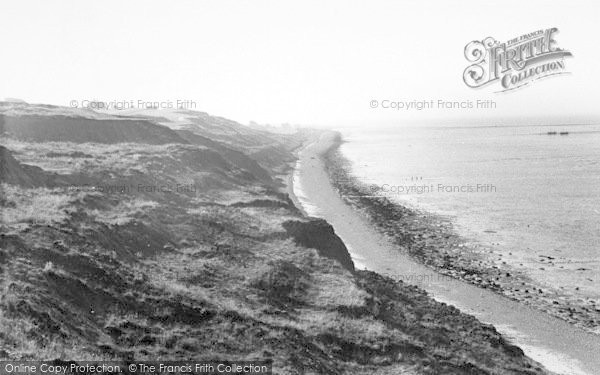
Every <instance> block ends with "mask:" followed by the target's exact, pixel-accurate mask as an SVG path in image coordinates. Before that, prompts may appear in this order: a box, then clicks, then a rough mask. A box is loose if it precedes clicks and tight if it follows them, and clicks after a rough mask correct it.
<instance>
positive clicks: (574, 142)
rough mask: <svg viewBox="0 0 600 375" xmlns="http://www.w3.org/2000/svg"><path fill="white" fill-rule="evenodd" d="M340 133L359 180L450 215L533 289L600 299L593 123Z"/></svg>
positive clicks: (597, 141) (598, 167)
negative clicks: (530, 281)
mask: <svg viewBox="0 0 600 375" xmlns="http://www.w3.org/2000/svg"><path fill="white" fill-rule="evenodd" d="M340 130H341V131H342V133H343V135H344V138H345V139H346V140H347V141H348V142H347V143H345V144H343V145H342V147H341V151H342V153H343V154H344V155H345V156H346V157H347V158H348V159H350V161H352V163H353V172H354V174H355V175H356V176H358V177H359V178H360V179H362V180H363V181H365V182H368V183H370V184H372V185H373V186H374V187H377V189H384V190H385V194H386V195H387V196H388V197H390V198H392V199H394V200H396V201H398V202H400V203H403V204H405V205H409V206H413V207H417V208H420V209H424V210H427V211H429V212H433V213H436V214H440V215H444V216H447V217H449V218H450V219H451V220H452V221H453V222H454V224H455V227H456V229H457V230H458V232H459V233H460V234H462V235H463V236H464V237H466V238H467V239H469V240H471V241H473V242H476V243H478V244H480V245H481V246H486V247H490V248H492V249H494V250H495V251H496V252H499V253H502V254H503V257H502V258H503V259H502V260H503V261H506V262H507V263H508V265H510V266H511V267H514V268H518V269H520V270H522V271H525V272H527V274H529V275H531V277H532V278H533V279H534V280H536V281H538V282H539V283H540V285H543V286H545V287H551V288H553V289H555V290H557V291H560V292H561V293H562V294H565V295H568V296H571V297H576V298H586V299H588V298H593V299H598V302H600V126H568V127H567V126H558V127H557V126H552V127H549V126H531V127H502V128H500V127H480V128H447V127H446V128H444V127H437V128H435V127H427V128H426V127H410V128H395V129H385V130H368V129H340ZM561 131H568V132H569V134H568V135H560V134H557V135H547V132H559V133H560V132H561ZM478 184H479V191H477V185H478ZM469 187H470V188H471V191H469ZM509 253H511V255H509ZM542 256H550V257H553V258H555V259H554V260H552V263H553V264H549V262H548V261H547V258H544V257H542ZM540 268H543V270H542V269H540ZM575 288H579V290H576V289H575Z"/></svg>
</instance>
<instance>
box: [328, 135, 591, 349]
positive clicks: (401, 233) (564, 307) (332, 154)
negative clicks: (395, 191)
mask: <svg viewBox="0 0 600 375" xmlns="http://www.w3.org/2000/svg"><path fill="white" fill-rule="evenodd" d="M341 143H342V141H341V140H340V141H338V142H336V143H334V144H332V145H331V147H330V148H329V149H328V150H327V151H326V152H325V153H324V154H323V158H324V160H325V166H326V168H327V172H328V174H329V176H330V181H331V183H332V185H333V186H334V187H335V189H336V190H337V191H338V193H339V194H340V196H342V197H343V200H344V201H345V202H346V203H347V204H349V205H350V206H352V207H353V208H354V209H356V210H357V211H359V212H361V213H362V214H363V215H366V216H367V217H369V221H370V222H371V223H372V224H373V225H374V226H376V227H377V229H378V230H379V231H381V232H382V233H383V234H384V235H385V236H388V237H390V238H392V241H393V242H394V243H395V244H396V245H398V246H400V247H402V249H403V251H405V252H407V253H408V254H409V255H410V256H411V257H412V258H414V259H416V260H417V261H419V262H420V263H421V264H423V265H425V266H427V267H429V268H431V269H433V270H434V271H436V272H438V273H441V274H443V275H445V276H448V277H451V278H454V279H458V280H461V281H464V282H467V283H470V284H472V285H475V286H477V287H479V288H483V289H489V290H492V291H493V292H494V293H497V294H499V295H502V296H504V297H507V298H509V299H511V300H514V301H517V302H519V303H523V304H526V305H529V306H532V307H533V308H535V309H537V310H539V311H541V312H544V313H547V314H549V315H552V316H554V317H557V318H559V319H561V320H564V321H566V322H568V323H569V324H573V325H574V326H577V327H579V328H582V329H584V330H586V331H588V332H590V333H591V334H596V335H598V336H599V338H600V331H599V330H598V326H600V306H596V305H594V304H589V303H586V302H585V301H581V302H580V303H579V304H575V303H576V301H573V300H572V299H571V300H569V299H565V298H564V297H563V296H562V295H560V294H558V293H556V292H554V291H552V290H548V289H547V288H544V289H542V288H543V287H542V286H540V285H537V284H536V283H535V282H534V281H533V280H532V279H531V278H530V277H529V276H527V275H526V274H524V273H523V272H519V271H517V270H514V269H512V268H509V267H507V266H503V265H502V264H498V263H497V262H494V261H493V260H491V259H490V258H491V257H490V253H487V252H485V253H484V252H482V251H481V250H480V251H476V250H475V249H473V248H471V247H470V246H469V245H467V244H466V243H467V242H468V241H467V240H466V239H465V238H462V237H461V236H460V235H458V234H456V232H455V231H454V229H453V226H452V223H450V222H449V221H447V220H443V219H442V218H441V217H439V216H437V215H434V214H431V213H428V212H425V211H422V210H418V209H414V208H409V207H406V206H403V205H401V204H399V203H396V202H393V201H391V200H390V199H389V198H388V197H386V196H385V195H378V194H373V193H372V192H370V191H369V189H368V187H367V186H365V184H363V183H362V182H360V181H359V180H358V179H357V178H355V177H354V176H353V175H352V174H351V171H350V162H349V161H348V160H347V159H345V157H344V156H343V155H341V152H340V150H339V147H340V145H341Z"/></svg>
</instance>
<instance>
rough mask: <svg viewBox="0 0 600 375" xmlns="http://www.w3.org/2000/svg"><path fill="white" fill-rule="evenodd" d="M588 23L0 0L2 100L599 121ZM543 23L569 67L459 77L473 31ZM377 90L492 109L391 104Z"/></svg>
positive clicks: (317, 119)
mask: <svg viewBox="0 0 600 375" xmlns="http://www.w3.org/2000/svg"><path fill="white" fill-rule="evenodd" d="M598 25H600V2H598V1H595V0H589V1H584V0H579V1H578V0H571V1H552V2H548V1H527V2H522V1H513V0H507V1H503V2H491V1H490V2H485V1H449V0H439V1H438V0H435V1H433V0H428V1H416V0H396V1H379V0H375V1H352V0H343V1H310V0H309V1H297V2H296V1H281V0H279V1H264V0H252V1H229V0H225V1H223V0H220V1H197V0H195V1H151V0H145V1H126V2H123V1H110V0H108V1H82V0H77V1H70V0H69V1H44V0H37V1H33V0H24V1H11V2H9V1H2V2H1V3H0V30H1V31H2V35H3V38H2V51H3V53H4V56H3V58H2V59H0V98H4V97H12V98H20V99H23V100H26V101H28V102H32V103H50V104H58V105H64V106H70V105H71V103H72V102H73V101H76V105H82V103H86V101H89V100H101V101H104V102H111V101H113V102H119V101H121V102H122V101H125V102H131V101H133V102H134V103H136V105H137V104H139V101H142V102H148V101H160V102H172V103H176V101H177V100H182V101H190V102H193V104H195V108H193V107H191V109H195V110H201V111H205V112H208V113H210V114H213V115H218V116H223V117H227V118H231V119H234V120H237V121H240V122H242V123H247V122H249V121H256V122H259V123H293V124H302V125H311V126H390V125H395V124H411V123H415V122H421V121H424V122H428V121H429V122H439V123H443V122H452V121H454V122H465V123H477V122H485V121H492V122H493V121H501V120H502V119H504V120H506V119H519V121H528V120H526V119H532V118H543V119H546V120H544V121H549V122H551V121H572V122H577V121H579V119H581V118H586V119H589V118H592V119H594V118H600V106H599V105H598V103H597V102H598V99H599V98H600V88H599V84H600V70H599V69H597V66H598V62H599V61H600V49H598V48H597V47H596V44H597V41H596V38H597V36H598V35H599V33H598ZM551 27H557V28H558V29H559V31H560V32H559V33H558V34H557V35H556V41H557V44H558V46H559V47H561V48H564V49H567V50H569V51H571V52H572V54H573V57H572V58H568V59H566V60H565V64H566V70H567V71H569V72H570V74H568V75H561V76H556V77H551V78H547V79H544V80H539V81H537V82H534V83H533V84H531V85H528V86H527V87H525V88H523V89H519V90H514V91H511V92H506V93H496V92H495V91H497V90H498V89H499V86H498V85H496V86H495V87H484V88H479V89H472V88H469V87H467V86H466V85H465V83H464V82H463V71H464V70H465V68H466V67H467V66H468V65H469V63H468V61H467V60H466V59H465V56H464V48H465V45H466V44H468V43H469V42H471V41H473V40H482V39H484V38H486V37H489V36H492V37H494V38H496V39H497V40H499V41H507V40H509V39H512V38H514V37H518V36H520V35H522V34H527V33H530V32H532V31H535V30H538V29H546V28H551ZM386 100H387V101H388V102H386V103H391V102H397V101H404V102H409V101H423V100H427V101H429V100H434V101H436V104H437V101H438V100H442V101H444V102H445V101H459V102H466V101H474V102H476V101H477V100H492V101H494V102H495V104H496V108H492V109H464V108H452V109H439V108H435V109H428V110H421V111H418V110H396V109H391V108H382V107H383V102H384V101H386ZM372 101H377V108H372V106H371V103H372ZM191 105H192V104H191Z"/></svg>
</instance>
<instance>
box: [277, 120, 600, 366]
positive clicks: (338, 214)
mask: <svg viewBox="0 0 600 375" xmlns="http://www.w3.org/2000/svg"><path fill="white" fill-rule="evenodd" d="M335 134H336V133H333V132H329V133H322V134H321V136H320V138H319V140H318V141H317V140H314V141H312V143H311V144H310V145H308V146H306V147H305V148H304V149H303V151H301V153H300V159H299V161H298V163H297V168H296V170H295V171H294V172H293V175H292V176H291V177H290V179H289V183H288V187H287V188H288V192H289V193H290V197H291V199H292V200H293V201H294V204H296V205H299V207H304V206H303V205H302V203H303V202H302V201H303V200H304V201H311V200H310V199H309V198H317V200H320V201H319V202H314V201H311V202H310V203H311V204H312V205H314V206H315V207H314V208H313V209H312V210H311V209H306V210H303V211H305V212H306V211H309V212H307V213H308V214H309V215H313V216H320V217H323V218H324V219H326V220H327V221H328V222H330V223H331V224H332V225H333V226H334V228H335V230H336V233H338V235H339V236H340V237H341V238H342V240H343V241H344V243H345V244H346V246H347V247H348V250H349V251H350V252H351V254H352V255H353V260H355V262H356V260H358V261H359V262H360V263H361V266H364V267H365V268H368V269H370V270H372V271H375V272H378V273H381V274H384V275H386V276H391V277H393V278H395V279H398V278H399V279H401V280H403V281H405V282H407V283H410V284H414V285H417V286H419V287H421V288H422V289H425V290H426V291H427V292H428V293H429V294H430V295H431V296H432V297H433V298H435V299H437V300H438V301H441V302H446V303H449V304H454V305H456V306H457V307H459V309H461V310H462V311H464V312H467V313H469V314H473V315H475V316H476V317H477V318H478V319H480V320H481V321H484V322H487V323H491V324H494V326H496V327H498V328H499V329H500V331H501V332H503V333H504V334H505V335H506V336H507V337H510V338H512V339H513V340H514V341H515V342H516V344H517V345H519V346H520V347H522V348H523V349H524V350H525V351H526V352H527V354H528V355H529V356H530V357H532V358H533V359H534V360H537V361H539V362H541V363H543V364H544V365H546V366H547V367H548V368H549V369H551V370H552V371H556V372H558V373H564V374H586V373H593V372H592V371H593V369H594V368H597V366H598V364H599V363H598V360H597V359H594V358H592V356H591V355H590V353H592V352H594V350H595V349H594V348H597V349H600V342H599V341H600V340H598V337H597V336H596V335H592V334H591V333H588V332H584V331H581V330H580V329H579V328H577V327H575V326H572V325H571V324H570V323H566V322H565V321H563V320H558V319H557V318H555V317H552V316H550V315H549V314H546V313H542V312H540V311H539V310H535V309H533V308H532V307H531V306H527V305H526V304H523V303H521V302H517V301H515V300H514V299H508V297H506V296H502V295H501V294H499V293H498V290H500V288H501V285H499V284H500V282H498V280H496V281H492V282H490V283H488V286H487V287H486V288H481V287H479V286H476V285H478V284H484V285H486V281H484V280H485V277H486V275H484V274H477V275H475V276H469V277H456V276H454V275H451V274H448V273H443V272H442V273H440V272H437V271H438V270H437V269H436V267H434V266H435V264H432V263H429V264H428V263H427V262H423V261H422V260H426V259H427V258H426V256H427V255H428V253H427V250H431V248H435V246H436V245H437V243H435V242H433V241H431V237H427V236H426V234H423V237H424V239H425V240H428V241H430V242H432V244H431V246H430V248H429V249H427V248H425V249H423V248H421V250H422V252H421V253H419V252H415V251H414V248H413V251H412V253H411V251H410V249H408V248H407V246H406V244H405V243H403V242H406V241H409V240H411V235H415V234H416V233H408V232H407V231H406V230H405V231H400V232H396V231H395V229H397V228H394V227H387V228H386V227H385V226H383V225H376V223H377V220H378V219H379V220H381V221H383V223H385V222H387V223H396V224H397V226H400V225H404V224H405V223H403V222H401V221H399V220H398V219H399V218H402V217H410V218H411V219H415V217H414V215H415V212H414V211H411V210H409V209H407V208H404V207H401V206H398V205H393V204H391V203H389V204H388V205H381V204H379V205H375V206H374V207H373V206H371V207H370V208H371V210H366V209H364V208H362V209H361V206H360V203H362V204H365V203H370V202H373V199H372V198H373V197H372V196H368V195H365V194H364V192H361V191H360V190H359V191H357V193H358V194H347V195H351V196H353V197H355V199H357V200H358V202H353V201H352V200H351V199H349V198H348V197H347V195H346V196H345V197H344V199H343V198H341V197H340V194H339V190H338V186H335V185H336V179H335V177H338V180H337V182H338V185H339V184H340V180H341V181H345V182H346V183H348V182H356V181H353V180H352V179H351V178H348V177H350V176H349V175H348V174H346V176H343V177H342V178H339V177H340V176H339V175H338V176H335V175H333V176H332V175H331V173H332V170H331V168H332V165H331V160H328V159H329V158H331V154H332V153H333V152H335V150H336V149H337V148H338V146H339V145H340V144H341V142H342V141H341V138H340V137H339V134H338V135H337V136H336V135H335ZM324 138H328V139H324ZM311 147H312V150H309V151H307V149H309V148H311ZM332 150H333V151H332ZM305 164H307V165H305ZM308 164H310V165H308ZM334 167H335V165H334ZM338 167H339V165H338ZM318 168H321V169H322V171H317V170H316V169H318ZM298 169H302V171H299V170H298ZM334 172H335V171H334ZM303 173H304V176H303V178H304V179H307V177H308V179H307V180H308V183H306V184H305V183H303V181H300V180H299V176H301V175H303ZM307 173H310V174H311V175H310V176H306V174H307ZM344 177H345V178H344ZM295 180H298V181H295ZM294 182H296V183H298V182H300V184H301V185H306V186H301V187H300V188H301V189H300V190H301V192H300V193H301V194H297V188H298V186H294ZM304 182H306V181H304ZM325 185H329V188H328V187H327V186H325ZM305 187H307V188H308V189H307V190H311V191H306V190H305V189H304V188H305ZM323 189H331V190H332V191H334V192H335V195H336V196H335V198H334V197H333V195H332V192H329V191H327V197H325V198H321V197H319V195H321V193H320V191H323ZM346 192H347V191H346ZM298 195H303V196H304V197H302V196H301V197H298ZM334 199H337V200H339V201H340V202H333V200H334ZM361 201H362V202H361ZM330 202H332V203H330ZM338 203H341V204H343V205H345V206H346V208H342V207H341V206H340V205H339V204H338ZM353 203H354V204H353ZM328 205H331V206H332V207H326V206H328ZM390 205H393V206H395V207H397V208H398V209H397V210H390V207H389V206H390ZM333 206H335V207H333ZM381 212H384V213H385V214H384V215H381ZM386 215H393V216H386ZM411 215H412V216H411ZM382 219H383V220H382ZM381 221H380V224H381ZM398 223H400V224H398ZM421 224H422V223H421ZM431 224H435V225H437V227H434V226H431V227H426V229H431V228H433V229H437V231H438V232H440V231H441V230H440V227H439V225H440V224H443V223H440V222H435V223H431ZM363 227H365V228H363ZM419 227H421V225H419ZM422 229H423V228H421V230H422ZM353 232H354V233H353ZM441 232H443V231H441ZM360 234H362V235H363V236H362V238H361V236H360ZM393 234H395V236H393ZM369 239H371V240H372V241H371V242H369V241H368V240H369ZM444 239H445V240H448V238H444ZM459 240H460V239H459V238H458V237H455V238H450V242H453V241H454V243H457V242H458V241H459ZM374 243H375V244H376V245H375V246H374V245H373V244H374ZM361 247H362V249H361ZM399 247H401V248H402V249H403V250H405V251H399V249H398V248H399ZM364 248H367V249H369V248H371V250H367V251H364V250H363V249H364ZM373 248H377V249H378V252H379V254H377V255H376V254H375V253H376V251H374V249H373ZM359 249H360V250H359ZM460 251H461V252H462V248H461V250H460ZM382 255H383V256H382ZM461 255H462V254H461ZM357 257H359V258H358V259H357ZM419 257H421V259H419ZM415 258H416V259H418V260H419V262H417V261H415ZM474 259H475V258H473V259H471V260H474ZM400 263H402V264H400ZM357 268H359V267H357ZM360 268H362V267H360ZM463 271H464V272H465V273H464V274H461V275H459V276H466V275H472V273H471V274H469V273H467V272H468V269H466V270H463ZM511 276H513V275H511ZM469 279H472V281H470V280H469ZM519 314H521V316H519ZM536 330H538V332H535V331H536ZM553 334H554V335H553ZM561 338H562V339H564V340H561ZM579 365H582V366H581V368H580V366H579Z"/></svg>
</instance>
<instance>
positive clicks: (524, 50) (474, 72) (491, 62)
mask: <svg viewBox="0 0 600 375" xmlns="http://www.w3.org/2000/svg"><path fill="white" fill-rule="evenodd" d="M557 33H558V29H557V28H556V27H553V28H550V29H545V30H543V29H542V30H536V31H534V32H531V33H529V34H524V35H521V36H519V37H516V38H513V39H510V40H509V41H507V42H504V43H500V42H499V41H497V40H496V39H494V38H492V37H488V38H485V39H483V40H481V41H479V40H474V41H472V42H471V43H469V44H467V45H466V46H465V57H466V59H467V60H468V61H469V62H470V63H471V65H469V66H468V67H467V68H466V69H465V71H464V73H463V80H464V81H465V84H466V85H467V86H469V87H471V88H479V87H483V86H486V85H488V84H492V83H494V82H498V84H499V85H500V87H501V88H500V89H499V90H498V91H497V92H502V91H509V90H514V89H516V88H519V87H523V86H525V85H528V84H530V83H532V82H533V81H536V80H538V79H540V78H545V77H549V76H557V75H560V74H565V73H568V72H567V71H566V67H565V58H566V57H570V56H572V54H571V52H569V51H568V50H565V49H562V48H559V47H558V43H557V42H556V40H555V36H556V34H557Z"/></svg>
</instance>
